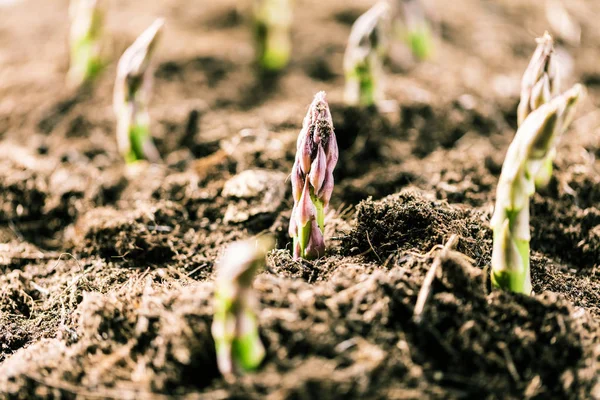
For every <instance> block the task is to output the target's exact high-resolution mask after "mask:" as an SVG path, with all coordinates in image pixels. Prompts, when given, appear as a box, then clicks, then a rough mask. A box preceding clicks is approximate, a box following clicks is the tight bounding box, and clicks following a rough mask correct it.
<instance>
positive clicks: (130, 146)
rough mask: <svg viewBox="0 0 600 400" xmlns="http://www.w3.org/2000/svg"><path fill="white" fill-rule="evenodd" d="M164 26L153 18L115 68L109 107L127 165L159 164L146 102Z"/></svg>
mask: <svg viewBox="0 0 600 400" xmlns="http://www.w3.org/2000/svg"><path fill="white" fill-rule="evenodd" d="M163 25H164V21H163V20H162V19H157V20H156V21H154V23H153V24H152V25H151V26H150V27H149V28H148V29H146V30H145V31H144V32H143V33H142V34H141V35H140V36H139V37H138V38H137V39H136V41H135V42H134V43H133V44H132V45H131V46H130V47H129V48H128V49H127V50H125V52H124V53H123V56H121V59H120V60H119V65H118V67H117V78H116V81H115V89H114V97H113V108H114V111H115V115H116V117H117V143H118V146H119V151H120V152H121V154H122V155H123V157H124V158H125V161H126V162H127V163H133V162H136V161H138V160H144V159H146V160H148V161H150V162H159V161H160V155H159V153H158V150H157V149H156V147H155V146H154V143H153V141H152V136H150V115H149V113H148V101H149V99H150V94H151V89H152V69H151V68H150V61H151V58H152V54H153V52H154V49H155V48H156V45H157V42H158V39H159V37H160V32H161V30H162V27H163Z"/></svg>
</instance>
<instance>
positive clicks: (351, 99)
mask: <svg viewBox="0 0 600 400" xmlns="http://www.w3.org/2000/svg"><path fill="white" fill-rule="evenodd" d="M389 11H390V7H389V6H388V4H387V3H385V2H383V1H380V2H379V3H377V4H375V5H374V6H373V7H371V8H370V9H369V10H368V11H367V12H366V13H364V14H363V15H361V16H360V17H359V18H358V19H357V20H356V22H355V23H354V25H352V31H351V32H350V37H349V38H348V46H347V47H346V53H345V54H344V74H345V76H346V88H345V92H344V99H345V101H346V104H348V105H350V106H356V105H360V106H372V105H375V104H377V103H379V102H380V101H381V100H383V88H382V84H381V79H382V76H383V60H384V58H385V56H386V52H387V47H388V44H389V41H388V36H389Z"/></svg>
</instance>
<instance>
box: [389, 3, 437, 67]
mask: <svg viewBox="0 0 600 400" xmlns="http://www.w3.org/2000/svg"><path fill="white" fill-rule="evenodd" d="M395 1H396V14H397V15H396V18H395V23H394V25H395V27H394V28H395V30H396V32H397V34H398V35H399V36H400V37H401V38H402V40H404V41H405V42H406V43H407V44H408V46H409V47H410V49H411V51H412V53H413V55H414V56H415V57H416V58H417V59H419V60H426V59H428V58H429V57H431V55H432V54H433V51H434V43H433V34H432V31H431V27H430V23H429V21H428V20H427V17H426V15H425V9H424V7H423V4H422V3H421V0H395Z"/></svg>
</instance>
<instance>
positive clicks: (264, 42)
mask: <svg viewBox="0 0 600 400" xmlns="http://www.w3.org/2000/svg"><path fill="white" fill-rule="evenodd" d="M253 24H254V36H255V41H256V59H257V62H258V66H259V67H260V68H261V69H262V70H265V71H271V72H276V71H280V70H282V69H283V68H285V67H286V66H287V64H288V63H289V61H290V54H291V51H292V40H291V35H290V32H291V25H292V0H254V2H253Z"/></svg>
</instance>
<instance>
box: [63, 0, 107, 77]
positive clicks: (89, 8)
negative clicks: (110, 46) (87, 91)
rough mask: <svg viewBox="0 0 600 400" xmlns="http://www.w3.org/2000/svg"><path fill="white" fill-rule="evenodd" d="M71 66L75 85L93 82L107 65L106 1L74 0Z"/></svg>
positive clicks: (72, 0) (70, 74)
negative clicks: (104, 48)
mask: <svg viewBox="0 0 600 400" xmlns="http://www.w3.org/2000/svg"><path fill="white" fill-rule="evenodd" d="M69 18H70V20H71V29H70V33H69V46H70V58H71V60H70V67H69V72H68V75H67V80H68V82H69V84H70V85H72V86H80V85H82V84H84V83H88V82H91V81H93V80H94V79H95V78H96V77H97V76H98V74H99V73H100V72H101V70H102V68H103V67H104V63H103V61H102V55H101V51H102V43H101V39H102V26H103V22H104V8H103V0H71V3H70V5H69Z"/></svg>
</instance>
